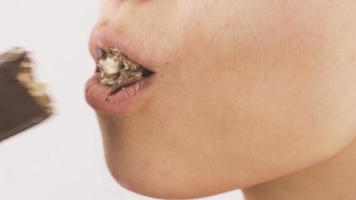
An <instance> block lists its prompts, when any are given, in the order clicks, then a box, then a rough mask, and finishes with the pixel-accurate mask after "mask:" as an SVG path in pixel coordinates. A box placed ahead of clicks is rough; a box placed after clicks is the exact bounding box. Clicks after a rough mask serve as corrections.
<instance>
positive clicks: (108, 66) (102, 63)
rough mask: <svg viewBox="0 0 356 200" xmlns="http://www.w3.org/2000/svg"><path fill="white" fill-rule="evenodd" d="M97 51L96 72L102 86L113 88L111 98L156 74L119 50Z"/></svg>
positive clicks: (110, 93)
mask: <svg viewBox="0 0 356 200" xmlns="http://www.w3.org/2000/svg"><path fill="white" fill-rule="evenodd" d="M97 51H98V52H97V54H98V61H97V64H96V70H95V72H97V73H99V76H98V77H99V81H100V84H101V85H104V86H107V87H111V90H110V92H109V94H108V95H109V96H110V95H114V94H115V93H117V92H118V91H120V90H121V89H122V88H125V87H127V86H129V85H132V84H134V83H136V82H138V81H140V80H142V79H143V78H145V77H149V76H151V75H153V74H154V73H155V72H153V71H151V70H148V69H146V68H145V67H143V66H141V65H139V64H137V63H135V62H133V61H132V60H130V59H129V58H128V57H127V56H126V55H125V54H124V53H122V52H121V51H120V50H119V49H117V48H108V49H97Z"/></svg>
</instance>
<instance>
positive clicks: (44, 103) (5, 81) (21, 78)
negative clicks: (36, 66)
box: [0, 48, 52, 141]
mask: <svg viewBox="0 0 356 200" xmlns="http://www.w3.org/2000/svg"><path fill="white" fill-rule="evenodd" d="M31 64H32V63H31V60H30V59H29V57H28V53H27V52H26V51H24V50H22V49H18V48H17V49H13V50H11V51H9V52H6V53H4V54H1V55H0V141H2V140H4V139H6V138H9V137H11V136H13V135H16V134H18V133H20V132H21V131H23V130H25V129H28V128H30V127H32V126H34V125H36V124H38V123H40V122H42V121H43V120H45V119H47V118H48V117H49V116H50V115H51V114H52V106H51V105H50V99H49V97H48V96H47V95H46V94H45V93H44V91H43V88H42V87H43V85H41V84H39V83H37V82H35V81H34V80H33V77H32V73H31V72H32V67H31Z"/></svg>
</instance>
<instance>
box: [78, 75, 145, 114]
mask: <svg viewBox="0 0 356 200" xmlns="http://www.w3.org/2000/svg"><path fill="white" fill-rule="evenodd" d="M151 82H152V76H149V77H145V78H143V79H142V80H140V81H138V82H136V83H134V84H132V85H129V86H127V87H124V88H122V89H121V90H120V91H118V92H117V93H115V94H113V95H111V96H109V95H108V94H109V93H110V90H111V88H110V87H107V86H103V85H101V84H100V82H99V78H98V74H95V75H94V76H93V77H92V78H90V79H89V80H88V82H87V83H86V87H85V97H86V100H87V102H88V103H89V105H90V106H92V107H93V108H94V109H95V110H96V111H98V112H110V113H112V112H123V111H124V110H125V109H126V108H128V107H129V105H131V103H133V101H134V100H136V99H138V97H139V96H141V95H142V93H143V92H144V90H145V89H146V88H147V87H148V86H149V85H150V84H151Z"/></svg>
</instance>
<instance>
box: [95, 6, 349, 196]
mask: <svg viewBox="0 0 356 200" xmlns="http://www.w3.org/2000/svg"><path fill="white" fill-rule="evenodd" d="M293 6H295V7H296V8H299V7H298V5H293ZM250 9H252V10H249V11H250V12H247V11H245V12H244V13H246V15H243V16H241V17H242V18H238V19H239V20H236V21H229V23H230V24H229V25H228V26H226V24H225V25H224V23H220V22H217V21H214V19H217V18H214V19H212V20H210V21H209V20H207V21H209V22H202V21H199V18H193V19H191V21H190V24H188V23H186V24H184V25H182V24H180V25H181V27H182V29H181V30H180V31H186V32H185V34H179V35H184V37H183V38H179V39H180V41H179V42H178V41H175V42H174V44H175V45H174V47H171V48H170V51H169V52H170V55H176V57H171V59H170V64H169V66H167V68H169V69H170V70H169V71H168V70H167V71H164V73H163V76H162V77H160V78H159V82H157V84H156V85H155V89H154V90H153V91H152V94H151V98H150V100H149V101H147V103H146V104H145V109H144V110H142V112H139V113H137V114H134V115H132V116H126V117H125V118H123V117H118V116H112V115H104V114H99V121H100V123H101V127H102V130H103V135H104V142H105V149H106V157H107V161H108V163H109V166H110V169H111V171H112V173H113V175H114V176H115V178H116V179H117V180H118V181H119V182H120V183H121V184H122V185H123V186H125V187H127V188H128V189H130V190H133V191H136V192H139V193H142V194H146V195H152V196H156V197H157V196H159V197H164V198H174V197H177V198H191V197H194V196H199V195H208V194H207V192H206V191H210V192H211V193H219V192H222V191H226V190H229V189H234V188H237V187H240V188H241V187H246V186H250V185H253V184H256V183H260V182H263V181H267V180H271V179H273V178H276V177H279V176H282V175H285V174H288V173H291V172H293V171H296V170H300V169H302V168H304V167H308V166H310V165H313V164H315V163H317V162H320V161H322V160H324V159H327V158H328V157H330V156H331V155H333V154H335V153H336V152H338V151H339V150H340V149H342V148H343V147H344V146H345V145H346V144H347V143H348V142H349V141H350V140H351V139H352V138H353V137H354V133H353V131H352V130H354V128H355V127H354V126H355V125H356V124H355V120H356V107H355V106H354V102H356V92H354V91H355V90H356V88H355V85H356V84H355V81H354V80H355V79H354V77H353V75H354V74H355V73H356V70H355V69H354V67H353V66H354V65H355V64H356V63H355V60H354V59H353V60H352V59H350V58H352V54H353V52H355V51H354V50H355V49H354V47H353V46H354V45H351V44H349V43H348V42H347V41H350V40H352V37H351V35H356V34H349V37H348V38H344V39H341V40H340V39H339V38H340V33H338V32H335V31H334V30H340V27H338V25H336V24H342V23H336V22H335V23H334V22H332V21H328V20H326V19H323V18H320V19H321V21H323V20H326V21H327V22H323V23H320V21H318V19H319V17H321V16H322V15H323V12H317V11H316V10H312V11H310V13H308V12H302V10H303V9H301V8H299V9H300V10H299V11H300V12H298V9H292V10H293V12H296V13H293V14H288V12H286V11H285V10H283V9H282V8H280V9H281V10H278V8H273V9H271V10H268V9H262V7H261V8H259V7H258V6H251V7H250ZM275 9H277V10H275ZM314 9H315V8H314ZM241 12H242V11H241ZM248 13H259V15H255V16H252V14H248ZM301 13H304V14H301ZM315 13H319V15H320V16H319V15H317V14H315ZM200 19H201V18H200ZM262 19H263V20H262ZM310 19H313V20H310ZM237 22H238V26H237V25H236V24H235V23H237ZM340 22H342V20H340ZM197 24H198V25H197ZM217 25H218V26H217ZM221 27H225V28H224V29H221V30H220V28H221ZM212 32H214V33H215V35H211V34H208V33H212ZM340 32H342V31H341V30H340ZM353 33H355V32H353ZM154 35H155V34H152V37H154ZM150 37H151V36H150ZM172 38H176V37H172ZM172 38H171V39H172ZM167 40H169V38H167ZM153 41H155V40H153ZM148 46H150V45H149V44H148ZM151 46H152V45H151ZM335 49H339V51H338V52H335ZM167 180H170V181H167ZM221 183H225V184H221ZM177 188H181V191H178V190H177ZM172 191H175V193H174V192H172Z"/></svg>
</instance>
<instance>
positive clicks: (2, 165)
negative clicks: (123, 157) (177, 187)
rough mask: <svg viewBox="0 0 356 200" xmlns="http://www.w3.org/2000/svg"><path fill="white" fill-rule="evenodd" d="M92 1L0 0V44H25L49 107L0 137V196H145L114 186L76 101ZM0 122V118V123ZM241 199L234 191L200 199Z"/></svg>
mask: <svg viewBox="0 0 356 200" xmlns="http://www.w3.org/2000/svg"><path fill="white" fill-rule="evenodd" d="M97 11H98V1H97V0H59V1H48V0H1V1H0V51H4V50H7V49H9V48H10V47H13V46H22V47H25V48H26V49H28V50H30V51H31V52H32V53H33V54H32V56H33V57H34V58H35V61H36V65H37V68H36V69H40V70H36V71H35V73H36V77H37V79H39V80H40V81H41V82H46V83H47V84H48V87H49V88H48V89H49V91H50V94H51V96H52V98H53V100H54V102H55V106H56V114H55V115H54V116H53V117H52V118H51V119H50V120H48V121H46V122H45V123H44V124H41V125H39V126H37V127H35V128H32V129H30V130H28V131H25V132H23V133H22V134H21V135H19V136H16V137H14V138H11V139H9V140H7V141H5V142H2V143H0V199H1V200H24V199H28V200H114V199H115V200H117V199H120V200H145V199H149V198H147V197H143V196H140V195H137V194H134V193H132V192H129V191H127V190H125V189H124V188H122V187H120V186H119V185H118V184H117V183H116V182H115V181H114V180H113V179H112V178H111V176H110V174H109V172H108V170H107V168H106V165H105V161H104V158H103V150H102V144H101V142H102V141H101V137H100V132H99V128H98V125H97V123H96V119H95V115H94V113H93V111H92V110H91V108H89V106H87V104H86V102H85V100H84V93H83V90H84V84H85V81H86V80H87V79H88V78H89V76H91V75H92V73H93V71H94V63H93V61H92V60H91V58H90V56H89V53H88V50H87V43H88V37H89V33H90V30H91V27H92V26H93V24H94V23H95V21H96V18H97V13H98V12H97ZM0 123H1V122H0ZM222 199H234V200H241V199H242V195H241V193H240V192H239V191H234V192H229V193H226V194H221V195H217V196H214V197H210V198H204V200H222Z"/></svg>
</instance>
